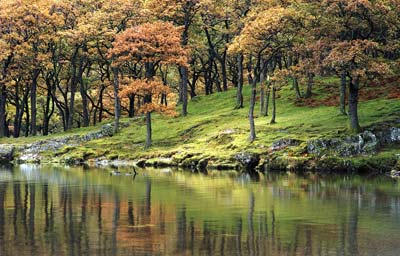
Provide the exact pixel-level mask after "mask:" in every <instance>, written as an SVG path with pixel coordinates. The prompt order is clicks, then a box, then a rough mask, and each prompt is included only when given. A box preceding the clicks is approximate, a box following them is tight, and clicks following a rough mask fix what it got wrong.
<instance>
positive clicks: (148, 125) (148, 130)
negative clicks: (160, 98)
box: [145, 112, 152, 148]
mask: <svg viewBox="0 0 400 256" xmlns="http://www.w3.org/2000/svg"><path fill="white" fill-rule="evenodd" d="M151 141H152V139H151V112H148V113H146V145H145V148H150V147H151Z"/></svg>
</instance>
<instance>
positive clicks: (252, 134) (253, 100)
mask: <svg viewBox="0 0 400 256" xmlns="http://www.w3.org/2000/svg"><path fill="white" fill-rule="evenodd" d="M256 96H257V79H253V83H252V84H251V96H250V110H249V121H250V138H249V140H250V142H253V141H254V140H255V139H256V128H255V124H254V108H255V105H256Z"/></svg>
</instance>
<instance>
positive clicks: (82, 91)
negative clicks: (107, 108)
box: [78, 58, 90, 127]
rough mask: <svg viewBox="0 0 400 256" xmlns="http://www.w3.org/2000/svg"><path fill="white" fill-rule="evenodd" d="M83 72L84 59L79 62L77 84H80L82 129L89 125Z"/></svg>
mask: <svg viewBox="0 0 400 256" xmlns="http://www.w3.org/2000/svg"><path fill="white" fill-rule="evenodd" d="M83 72H84V59H83V58H81V60H80V62H79V70H78V75H79V84H80V94H81V98H82V115H83V125H82V126H83V127H88V126H89V125H90V116H89V109H88V99H87V95H86V91H87V89H86V85H85V83H84V82H83Z"/></svg>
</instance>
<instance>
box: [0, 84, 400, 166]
mask: <svg viewBox="0 0 400 256" xmlns="http://www.w3.org/2000/svg"><path fill="white" fill-rule="evenodd" d="M337 82H338V81H337V80H335V79H329V80H326V79H325V80H320V81H319V85H320V86H318V87H316V90H315V91H314V93H315V95H316V96H315V97H319V98H321V97H322V98H323V97H326V96H328V95H327V93H326V92H327V91H329V90H328V89H329V88H330V87H333V86H335V87H336V86H337ZM336 88H337V87H336ZM249 95H250V90H249V87H245V90H244V96H245V108H244V109H239V110H235V109H234V106H235V97H236V91H235V90H234V89H232V90H229V91H228V92H223V93H215V94H213V95H210V96H200V97H196V98H195V99H193V100H192V101H191V102H190V103H189V107H188V112H189V114H188V116H187V117H177V118H169V117H164V116H160V115H153V146H152V147H151V148H150V149H148V150H144V141H145V132H146V131H145V124H144V121H143V119H139V120H136V121H134V122H132V124H131V126H130V127H128V128H125V129H122V130H121V132H120V133H118V134H117V135H115V136H113V137H110V138H103V139H99V140H94V141H90V142H88V143H85V144H84V145H82V146H80V147H77V148H76V149H69V150H67V151H66V153H65V154H70V153H71V152H73V154H75V155H76V154H78V155H88V156H90V158H95V157H101V156H105V157H107V158H112V159H116V158H119V159H136V158H140V157H147V158H148V157H158V156H168V155H171V154H172V153H177V152H187V153H194V154H197V153H200V154H203V155H206V156H207V155H208V156H210V157H212V156H218V157H219V158H221V155H222V156H223V157H226V158H230V157H231V156H232V155H233V154H234V153H237V152H239V151H251V152H258V153H263V152H266V151H267V149H268V148H269V147H270V146H271V144H272V143H273V142H274V141H277V140H279V139H282V138H294V139H299V140H303V141H306V140H309V139H314V138H320V137H334V136H338V134H340V135H341V136H342V135H345V134H346V132H347V131H346V127H347V117H346V116H342V115H339V110H338V107H328V106H320V107H307V106H301V107H299V106H296V104H295V99H294V92H293V91H292V90H290V89H289V88H285V89H282V90H281V91H280V92H279V99H278V101H277V124H274V125H270V124H269V121H270V117H265V116H261V115H260V114H259V106H258V104H257V106H256V115H257V118H256V121H255V122H256V131H257V139H256V141H254V142H253V143H249V141H248V136H249V122H248V119H247V115H248V105H249ZM179 109H180V108H179V106H178V110H179ZM399 113H400V104H399V103H398V101H397V100H394V99H386V98H380V99H375V100H370V101H365V102H361V103H360V110H359V116H360V120H361V125H362V126H363V127H366V126H370V125H373V124H377V123H380V122H383V121H387V120H392V119H394V118H396V117H398V116H399V115H398V114H399ZM94 129H99V127H91V128H85V129H75V130H72V131H70V132H68V133H62V134H56V135H52V136H53V137H57V136H64V135H66V134H76V133H79V134H84V133H86V132H88V131H90V130H94ZM37 139H38V137H33V138H32V137H31V138H22V139H15V140H13V139H3V140H0V143H16V144H23V143H30V142H32V141H35V140H37ZM74 151H75V152H74ZM76 151H81V152H79V153H77V152H76ZM61 155H62V154H61Z"/></svg>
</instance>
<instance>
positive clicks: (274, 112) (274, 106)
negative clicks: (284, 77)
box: [270, 85, 276, 124]
mask: <svg viewBox="0 0 400 256" xmlns="http://www.w3.org/2000/svg"><path fill="white" fill-rule="evenodd" d="M275 123H276V88H275V85H272V118H271V122H270V124H275Z"/></svg>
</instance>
